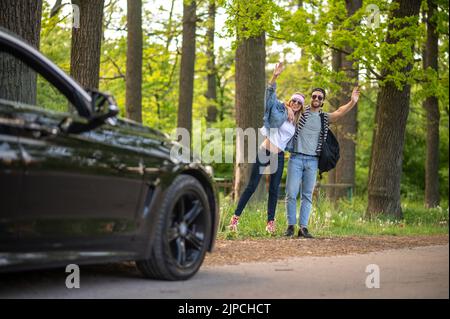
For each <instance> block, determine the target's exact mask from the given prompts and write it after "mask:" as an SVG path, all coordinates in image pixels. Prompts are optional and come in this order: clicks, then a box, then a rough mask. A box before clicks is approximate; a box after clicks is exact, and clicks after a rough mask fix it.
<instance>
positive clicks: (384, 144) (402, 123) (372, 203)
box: [367, 0, 420, 218]
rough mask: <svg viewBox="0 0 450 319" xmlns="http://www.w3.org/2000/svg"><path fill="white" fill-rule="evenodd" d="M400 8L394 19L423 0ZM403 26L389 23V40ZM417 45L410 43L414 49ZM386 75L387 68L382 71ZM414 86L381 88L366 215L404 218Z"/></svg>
mask: <svg viewBox="0 0 450 319" xmlns="http://www.w3.org/2000/svg"><path fill="white" fill-rule="evenodd" d="M396 2H398V3H399V5H400V6H399V8H398V9H396V10H395V11H394V15H393V16H394V18H404V17H410V16H415V15H418V14H419V9H420V0H414V1H406V0H397V1H396ZM403 27H404V26H402V25H398V24H395V25H394V24H393V23H390V24H389V27H388V35H387V37H386V42H387V43H395V42H396V41H398V39H394V38H393V37H392V36H391V33H392V32H396V31H397V32H398V29H399V28H403ZM413 49H414V44H413V43H411V50H413ZM403 58H404V57H403V56H402V55H401V54H399V55H397V56H395V57H393V58H392V59H391V60H389V61H385V63H386V64H392V63H393V62H394V61H395V60H396V59H403ZM411 68H412V65H411V64H410V65H407V66H406V67H405V68H404V69H403V70H402V71H403V72H405V73H406V72H409V71H410V70H411ZM382 75H383V76H387V75H388V73H387V71H386V70H383V71H382ZM410 91H411V87H410V85H408V84H405V85H404V86H403V87H402V89H398V88H397V86H396V85H395V84H394V83H393V82H392V81H387V82H386V83H385V85H384V86H382V87H381V89H380V91H379V93H378V97H377V108H378V112H377V113H378V117H377V128H376V131H375V138H374V145H373V146H372V147H373V153H372V160H371V169H370V176H369V184H368V192H369V202H368V207H367V214H368V215H369V216H371V217H372V216H375V215H377V214H379V213H383V214H385V215H390V216H394V217H396V218H402V217H403V214H402V209H401V202H400V182H401V175H402V162H403V145H404V140H405V129H406V121H407V119H408V113H409V101H410Z"/></svg>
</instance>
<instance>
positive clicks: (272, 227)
mask: <svg viewBox="0 0 450 319" xmlns="http://www.w3.org/2000/svg"><path fill="white" fill-rule="evenodd" d="M266 231H267V232H268V233H270V234H271V235H274V234H275V221H274V220H271V221H268V222H267V225H266Z"/></svg>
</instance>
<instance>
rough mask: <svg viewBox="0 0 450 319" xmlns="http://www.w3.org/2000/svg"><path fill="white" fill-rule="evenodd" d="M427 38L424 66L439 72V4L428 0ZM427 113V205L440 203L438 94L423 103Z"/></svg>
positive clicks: (432, 205)
mask: <svg viewBox="0 0 450 319" xmlns="http://www.w3.org/2000/svg"><path fill="white" fill-rule="evenodd" d="M427 2H428V13H427V19H426V24H427V40H426V43H425V48H424V52H423V67H424V69H425V70H426V69H427V68H431V69H432V70H433V71H434V72H436V73H437V72H438V37H439V35H438V33H437V30H436V18H437V17H436V12H437V5H436V2H435V0H428V1H427ZM423 107H424V108H425V111H426V114H427V155H426V163H425V206H427V207H436V206H437V205H439V201H440V196H439V120H440V114H439V104H438V97H437V96H436V95H432V96H429V97H427V98H426V99H425V101H424V103H423Z"/></svg>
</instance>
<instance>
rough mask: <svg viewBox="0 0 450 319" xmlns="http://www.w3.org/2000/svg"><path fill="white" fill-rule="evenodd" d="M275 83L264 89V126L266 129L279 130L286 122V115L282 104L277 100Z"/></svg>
mask: <svg viewBox="0 0 450 319" xmlns="http://www.w3.org/2000/svg"><path fill="white" fill-rule="evenodd" d="M276 88H277V85H276V83H274V84H273V85H268V86H267V88H266V97H265V102H266V105H265V109H264V118H263V119H264V126H265V128H266V129H270V128H279V127H281V125H283V123H284V122H285V121H286V120H287V117H288V114H287V110H286V107H285V106H284V103H283V102H281V101H279V100H278V99H277V94H276V92H275V90H276Z"/></svg>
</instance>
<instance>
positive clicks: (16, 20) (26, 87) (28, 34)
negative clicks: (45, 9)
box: [0, 0, 42, 105]
mask: <svg viewBox="0 0 450 319" xmlns="http://www.w3.org/2000/svg"><path fill="white" fill-rule="evenodd" d="M41 13H42V0H22V1H16V0H0V26H1V27H4V28H6V29H8V30H11V31H12V32H13V33H15V34H16V35H18V36H19V37H21V38H22V39H23V40H25V41H26V42H28V44H30V45H32V46H33V47H35V48H37V49H39V41H40V32H41ZM0 70H1V73H0V98H1V99H5V100H11V101H19V102H22V103H27V104H32V105H35V104H36V86H37V78H36V72H34V71H33V70H31V69H30V68H29V67H28V66H26V65H25V64H23V63H21V62H19V61H18V60H17V59H15V58H12V57H10V56H7V55H6V54H5V53H0Z"/></svg>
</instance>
